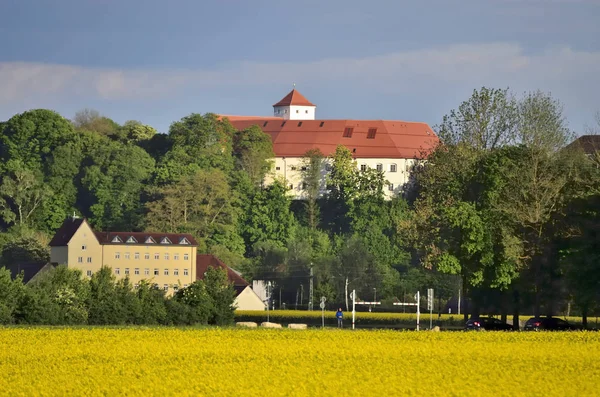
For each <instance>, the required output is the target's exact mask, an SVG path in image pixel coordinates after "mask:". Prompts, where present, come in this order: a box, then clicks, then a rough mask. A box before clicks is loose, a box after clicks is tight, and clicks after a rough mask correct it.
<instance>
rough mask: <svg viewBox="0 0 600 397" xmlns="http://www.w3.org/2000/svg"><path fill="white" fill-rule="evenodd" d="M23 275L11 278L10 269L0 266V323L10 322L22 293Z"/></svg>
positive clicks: (13, 317)
mask: <svg viewBox="0 0 600 397" xmlns="http://www.w3.org/2000/svg"><path fill="white" fill-rule="evenodd" d="M23 289H24V286H23V277H22V276H17V277H16V278H15V279H14V280H12V278H11V274H10V271H9V270H8V269H6V268H4V267H0V324H12V323H13V322H14V321H15V312H16V310H17V308H18V307H19V301H20V299H21V296H22V293H23Z"/></svg>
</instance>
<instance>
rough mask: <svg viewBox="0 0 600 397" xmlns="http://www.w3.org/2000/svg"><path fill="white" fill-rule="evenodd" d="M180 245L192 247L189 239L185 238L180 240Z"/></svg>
mask: <svg viewBox="0 0 600 397" xmlns="http://www.w3.org/2000/svg"><path fill="white" fill-rule="evenodd" d="M179 244H183V245H190V241H189V240H188V239H187V238H185V237H182V238H181V239H180V240H179Z"/></svg>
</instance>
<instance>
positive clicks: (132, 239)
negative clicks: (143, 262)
mask: <svg viewBox="0 0 600 397" xmlns="http://www.w3.org/2000/svg"><path fill="white" fill-rule="evenodd" d="M127 243H129V244H136V243H137V240H136V239H135V237H133V236H129V238H128V239H127Z"/></svg>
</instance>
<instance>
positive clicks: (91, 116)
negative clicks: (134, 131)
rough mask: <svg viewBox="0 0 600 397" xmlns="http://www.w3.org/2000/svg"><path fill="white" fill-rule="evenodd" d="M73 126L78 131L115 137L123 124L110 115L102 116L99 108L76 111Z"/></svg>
mask: <svg viewBox="0 0 600 397" xmlns="http://www.w3.org/2000/svg"><path fill="white" fill-rule="evenodd" d="M73 126H74V127H75V128H76V129H77V130H78V131H89V132H94V133H97V134H99V135H102V136H106V137H115V136H117V135H118V134H119V130H120V129H121V126H120V125H119V124H117V123H115V122H114V121H113V120H111V119H109V118H108V117H105V116H102V115H101V114H100V113H99V112H98V111H97V110H94V109H83V110H80V111H78V112H77V113H75V117H74V118H73Z"/></svg>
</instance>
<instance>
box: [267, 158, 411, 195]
mask: <svg viewBox="0 0 600 397" xmlns="http://www.w3.org/2000/svg"><path fill="white" fill-rule="evenodd" d="M415 161H416V160H414V159H387V158H375V159H371V158H369V159H361V158H358V159H355V162H356V167H357V168H358V169H359V170H366V169H368V168H372V169H376V170H379V171H383V172H384V175H385V178H386V180H387V181H388V182H389V183H390V184H389V185H388V186H385V187H384V192H385V195H386V198H388V199H390V198H392V197H393V196H395V195H397V194H399V193H401V192H402V191H403V189H404V187H405V185H406V184H407V183H408V182H409V177H410V173H411V170H412V166H413V165H414V163H415ZM330 162H331V161H330V160H328V159H326V160H325V163H324V166H323V169H322V170H321V181H322V191H323V192H325V180H326V178H327V174H329V172H330V170H331V165H330ZM303 167H305V164H304V162H303V159H302V158H301V157H277V158H275V160H274V162H273V168H272V170H271V175H269V176H267V178H266V180H265V184H267V185H268V184H270V183H272V182H273V180H275V179H278V180H281V181H283V182H284V183H285V184H286V186H287V187H288V188H289V189H290V190H289V194H290V195H291V196H292V197H294V198H295V199H302V198H304V195H305V193H304V192H305V186H303V178H302V175H303V173H302V172H303Z"/></svg>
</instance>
